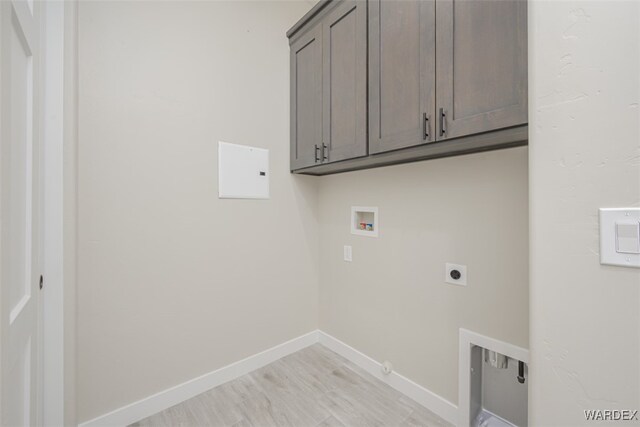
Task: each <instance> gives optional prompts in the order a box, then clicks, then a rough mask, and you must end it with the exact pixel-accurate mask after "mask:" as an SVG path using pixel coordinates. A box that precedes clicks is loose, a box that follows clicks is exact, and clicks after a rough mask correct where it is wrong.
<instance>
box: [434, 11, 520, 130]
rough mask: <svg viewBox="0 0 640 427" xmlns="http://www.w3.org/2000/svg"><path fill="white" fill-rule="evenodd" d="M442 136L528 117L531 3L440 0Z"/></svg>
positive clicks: (517, 122)
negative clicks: (528, 48)
mask: <svg viewBox="0 0 640 427" xmlns="http://www.w3.org/2000/svg"><path fill="white" fill-rule="evenodd" d="M436 22H437V28H438V30H437V32H436V52H437V57H436V64H437V72H436V75H437V76H438V78H437V81H436V103H437V109H438V110H437V114H438V120H437V132H438V133H437V139H438V140H443V139H447V138H457V137H461V136H467V135H473V134H477V133H481V132H489V131H493V130H496V129H502V128H506V127H510V126H517V125H522V124H526V123H527V31H526V29H527V3H526V1H520V0H515V1H514V0H502V1H487V0H475V1H470V0H437V1H436Z"/></svg>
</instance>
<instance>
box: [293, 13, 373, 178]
mask: <svg viewBox="0 0 640 427" xmlns="http://www.w3.org/2000/svg"><path fill="white" fill-rule="evenodd" d="M366 7H367V4H366V2H364V1H355V0H351V1H349V0H343V1H339V2H334V3H333V4H332V5H331V6H330V7H329V8H327V9H326V11H325V13H324V14H322V16H321V17H318V18H321V19H316V20H315V21H314V22H313V23H310V24H309V25H308V27H307V28H305V29H303V30H301V31H300V32H299V33H298V34H297V35H296V36H295V37H292V39H291V168H292V169H300V168H305V167H308V166H313V165H316V164H326V163H329V162H336V161H340V160H345V159H353V158H356V157H360V156H366V155H367V9H366Z"/></svg>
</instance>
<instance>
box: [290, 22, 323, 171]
mask: <svg viewBox="0 0 640 427" xmlns="http://www.w3.org/2000/svg"><path fill="white" fill-rule="evenodd" d="M319 147H322V28H320V27H317V28H313V29H311V31H309V32H307V33H306V34H304V35H303V36H302V37H300V38H299V39H298V40H296V42H295V43H293V44H292V45H291V169H301V168H306V167H309V166H313V165H314V164H316V163H317V159H318V157H319V151H320V150H319Z"/></svg>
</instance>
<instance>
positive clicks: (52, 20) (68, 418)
mask: <svg viewBox="0 0 640 427" xmlns="http://www.w3.org/2000/svg"><path fill="white" fill-rule="evenodd" d="M42 8H43V19H42V25H43V28H42V31H41V34H42V41H41V43H42V64H43V82H42V83H43V85H42V86H43V89H42V97H43V114H42V123H43V132H42V145H43V149H42V164H43V170H42V175H43V181H44V186H43V187H44V191H43V196H42V197H43V205H44V217H43V222H44V233H43V237H44V241H43V253H44V263H43V275H44V278H45V283H44V288H43V289H42V292H43V305H42V306H43V312H42V316H41V318H42V319H43V330H42V335H43V343H42V344H43V350H44V351H43V369H42V371H43V373H42V390H41V393H42V397H43V398H42V402H43V403H42V415H43V417H42V420H43V425H45V426H47V425H50V426H59V425H77V422H76V408H75V328H76V325H75V319H76V307H75V298H76V297H75V295H76V294H75V292H76V218H77V215H76V194H77V193H76V173H77V162H76V152H77V115H78V114H77V87H78V85H77V69H78V68H77V60H78V37H77V32H78V26H77V13H78V3H77V1H76V0H71V1H47V2H43V6H42Z"/></svg>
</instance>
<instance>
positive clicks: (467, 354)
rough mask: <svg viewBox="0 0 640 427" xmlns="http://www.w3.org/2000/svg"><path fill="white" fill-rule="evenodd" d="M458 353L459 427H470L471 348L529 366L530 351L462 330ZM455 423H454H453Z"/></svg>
mask: <svg viewBox="0 0 640 427" xmlns="http://www.w3.org/2000/svg"><path fill="white" fill-rule="evenodd" d="M459 344H460V347H459V353H458V407H459V408H460V410H459V419H458V420H457V423H458V426H460V427H462V426H469V425H471V424H470V422H471V420H470V419H469V418H470V416H469V413H470V405H471V347H472V346H480V347H483V348H487V349H489V350H493V351H497V352H498V353H501V354H504V355H505V356H508V357H510V358H512V359H516V360H521V361H523V362H524V363H526V364H529V350H527V349H525V348H522V347H518V346H516V345H513V344H509V343H506V342H504V341H498V340H496V339H494V338H490V337H487V336H485V335H480V334H478V333H475V332H472V331H469V330H467V329H462V328H460V338H459ZM451 422H452V423H455V420H454V421H451Z"/></svg>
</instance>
